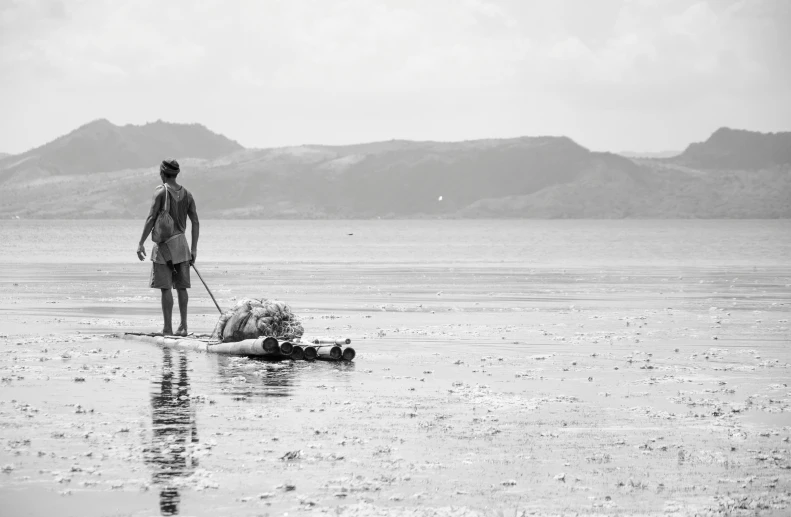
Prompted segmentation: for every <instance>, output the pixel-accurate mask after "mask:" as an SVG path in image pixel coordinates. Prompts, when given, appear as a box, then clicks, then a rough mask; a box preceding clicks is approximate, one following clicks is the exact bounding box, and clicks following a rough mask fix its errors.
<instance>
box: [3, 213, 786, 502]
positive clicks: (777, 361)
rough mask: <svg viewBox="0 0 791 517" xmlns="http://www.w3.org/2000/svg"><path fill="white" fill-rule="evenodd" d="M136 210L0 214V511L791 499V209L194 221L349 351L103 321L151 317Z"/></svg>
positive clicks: (213, 264)
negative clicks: (559, 217) (194, 340)
mask: <svg viewBox="0 0 791 517" xmlns="http://www.w3.org/2000/svg"><path fill="white" fill-rule="evenodd" d="M138 226H140V224H139V223H136V222H135V223H132V222H109V223H99V222H93V221H56V222H54V223H52V222H49V221H46V222H45V221H32V222H31V221H23V222H19V221H3V222H0V242H2V243H3V244H2V245H0V258H2V259H3V264H5V265H4V266H3V268H2V269H0V347H2V348H0V351H2V355H0V373H2V384H0V389H1V390H2V400H0V402H1V403H0V431H1V432H2V439H3V445H4V449H3V450H2V451H0V466H3V470H4V471H3V472H2V473H0V508H3V509H4V511H3V514H8V515H26V514H27V515H50V514H53V513H57V514H58V515H108V514H113V515H152V514H162V515H174V514H180V515H207V514H215V515H217V514H219V515H224V514H234V515H264V514H273V515H274V514H278V515H280V514H283V513H284V512H292V511H300V512H307V513H325V512H326V513H332V514H335V513H336V512H341V513H342V514H354V515H368V514H372V513H379V514H383V515H389V514H399V515H400V514H409V515H422V514H423V513H425V514H427V515H429V514H448V515H450V514H459V515H462V514H476V513H479V514H485V515H486V514H491V515H496V514H498V513H497V512H498V511H504V512H507V514H511V513H515V512H516V513H517V514H519V513H521V512H523V511H524V512H528V513H529V512H535V513H537V514H543V513H555V514H560V513H568V512H571V511H578V512H580V513H583V514H586V513H600V514H608V515H610V514H634V513H638V512H643V513H648V514H663V515H667V514H671V515H672V514H674V513H676V514H681V515H686V514H690V513H694V512H696V511H704V510H706V509H722V508H725V509H727V508H731V507H737V506H738V505H746V506H747V507H749V506H750V504H752V503H753V502H755V501H759V502H757V503H756V505H758V509H759V510H760V511H762V512H764V513H765V514H773V512H774V514H776V515H781V514H782V512H784V511H786V510H784V509H783V508H784V507H786V506H787V504H788V500H789V496H791V492H790V490H791V476H789V467H791V452H789V445H788V442H787V441H786V440H788V439H789V436H790V435H791V419H789V416H788V415H789V411H791V398H790V397H791V390H789V388H788V386H787V384H788V381H789V362H791V357H789V356H790V355H791V354H789V348H788V345H789V342H791V333H790V332H789V325H788V315H789V312H791V311H789V308H790V307H791V305H789V304H790V303H791V267H789V265H788V264H791V260H789V259H791V232H789V231H788V230H789V222H788V221H734V222H730V221H728V222H724V221H614V222H613V221H584V222H579V221H548V222H547V221H416V222H412V221H410V222H404V221H374V222H372V221H362V222H361V221H342V222H316V223H313V222H304V221H300V222H288V221H278V222H261V223H257V222H250V221H244V222H227V221H223V222H213V221H207V222H204V225H203V226H204V228H203V229H202V230H203V237H202V241H201V254H200V256H199V262H198V265H199V268H200V270H201V273H202V274H203V276H204V278H205V279H206V281H207V282H209V285H210V287H211V288H212V289H213V291H214V293H215V295H216V296H217V297H218V301H219V302H220V304H221V305H222V306H223V307H227V306H230V305H231V304H232V303H233V301H234V299H235V298H236V297H239V298H241V297H244V296H250V295H257V296H267V297H276V298H280V299H283V300H286V301H288V302H289V303H290V304H292V306H293V307H294V309H295V311H296V312H297V313H298V314H299V315H301V316H302V317H303V320H304V323H305V327H306V329H307V332H308V333H309V334H311V335H314V336H316V335H333V336H348V337H351V338H352V340H353V344H354V346H355V348H356V349H357V352H358V356H357V358H356V359H355V361H354V363H352V364H335V363H322V362H316V363H305V362H296V363H295V362H290V361H285V362H266V361H261V360H255V359H248V358H229V357H221V356H215V355H211V354H199V353H195V352H181V351H174V350H168V349H160V348H158V347H156V346H152V345H147V344H144V343H140V342H134V341H123V340H119V339H113V338H109V337H106V336H107V335H108V334H109V333H113V332H119V331H127V330H129V331H140V330H153V329H156V328H157V327H158V326H159V325H161V321H160V316H159V314H158V296H157V295H156V294H157V293H152V292H151V291H150V290H149V289H147V288H146V281H147V278H148V268H149V267H150V266H149V264H148V263H138V262H137V259H136V257H135V256H134V250H135V242H136V239H137V234H138V233H139V228H138ZM221 228H222V231H220V229H221ZM348 233H354V235H352V236H349V235H347V234H348ZM239 242H244V243H245V245H244V247H243V249H242V248H241V247H240V246H239V245H238V243H239ZM9 243H10V244H9ZM198 282H199V281H198V279H197V278H196V277H193V289H192V290H191V296H192V299H191V302H190V314H191V329H193V330H196V331H203V330H207V329H209V328H211V327H212V326H213V323H214V321H215V320H216V317H217V313H216V309H215V308H214V306H213V305H212V303H211V301H210V300H209V299H208V297H207V296H206V295H205V294H204V292H203V290H202V289H203V288H202V286H201V285H200V284H199V283H198ZM715 338H716V339H715ZM289 453H291V455H289ZM292 486H293V487H294V489H290V487H292ZM737 496H738V497H737ZM742 496H744V497H745V498H746V499H745V500H744V501H742V499H740V498H741V497H742ZM728 498H730V499H728ZM728 505H731V506H728ZM760 505H766V506H767V507H766V508H763V509H761V506H760ZM772 506H775V507H776V508H772ZM745 511H748V510H745ZM421 512H423V513H421ZM454 512H455V513H454Z"/></svg>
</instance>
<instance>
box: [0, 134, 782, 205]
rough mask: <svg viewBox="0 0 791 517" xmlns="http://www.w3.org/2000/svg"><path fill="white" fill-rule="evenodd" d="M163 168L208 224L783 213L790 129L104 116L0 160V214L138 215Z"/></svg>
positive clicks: (146, 203)
mask: <svg viewBox="0 0 791 517" xmlns="http://www.w3.org/2000/svg"><path fill="white" fill-rule="evenodd" d="M163 158H177V159H178V160H179V161H180V163H181V164H182V171H183V172H182V173H181V175H180V176H179V179H180V181H181V182H182V183H183V184H184V185H185V186H187V188H188V189H189V190H190V191H191V192H192V193H193V194H194V196H195V198H196V200H197V203H198V210H199V213H200V214H201V216H202V217H208V218H475V217H486V218H625V217H631V218H728V217H734V218H778V217H782V218H787V217H791V133H789V132H784V133H757V132H751V131H744V130H734V129H728V128H722V129H718V130H717V131H716V132H714V133H713V134H712V135H711V137H710V138H709V139H708V140H706V141H705V142H700V143H693V144H690V145H689V146H688V147H687V148H686V149H685V150H684V151H683V152H681V153H673V155H671V156H660V157H656V156H650V155H649V156H646V155H644V154H643V155H642V157H627V156H624V155H623V153H622V154H621V155H619V154H612V153H601V152H593V151H590V150H588V149H586V148H585V147H583V146H581V145H579V144H578V143H576V142H574V141H573V140H571V139H569V138H567V137H555V136H539V137H521V138H512V139H496V140H495V139H492V140H472V141H465V142H415V141H407V140H390V141H386V142H374V143H366V144H356V145H343V146H326V145H303V146H294V147H282V148H271V149H245V148H243V147H242V146H241V145H239V144H238V143H237V142H235V141H233V140H230V139H228V138H226V137H225V136H223V135H219V134H216V133H213V132H211V131H210V130H208V129H207V128H205V127H204V126H201V125H199V124H189V125H186V124H172V123H167V122H162V121H158V122H154V123H150V124H146V125H143V126H133V125H126V126H116V125H114V124H112V123H110V122H109V121H107V120H97V121H94V122H91V123H89V124H86V125H84V126H82V127H80V128H78V129H76V130H74V131H72V132H71V133H69V134H68V135H65V136H63V137H60V138H58V139H56V140H54V141H52V142H50V143H47V144H45V145H42V146H40V147H38V148H35V149H32V150H30V151H27V152H25V153H22V154H19V155H13V156H5V157H0V217H4V218H8V217H21V218H142V217H144V216H145V215H146V214H147V212H148V206H149V203H150V201H151V196H152V193H153V191H154V188H155V187H156V186H157V185H158V184H159V181H160V180H159V175H158V164H159V162H160V161H161V160H162V159H163Z"/></svg>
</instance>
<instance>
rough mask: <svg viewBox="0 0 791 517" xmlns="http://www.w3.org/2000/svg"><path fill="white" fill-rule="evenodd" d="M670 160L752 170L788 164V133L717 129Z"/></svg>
mask: <svg viewBox="0 0 791 517" xmlns="http://www.w3.org/2000/svg"><path fill="white" fill-rule="evenodd" d="M672 161H673V163H678V164H682V165H688V166H691V167H698V168H702V169H726V170H739V169H747V170H755V169H765V168H768V167H773V166H777V165H786V164H789V163H791V132H783V133H758V132H755V131H745V130H741V129H729V128H726V127H723V128H720V129H718V130H717V131H715V132H714V134H712V135H711V136H710V137H709V139H708V140H706V141H705V142H700V143H694V144H690V146H689V147H687V149H686V150H685V151H684V152H683V153H681V154H680V155H679V156H678V157H676V158H674V159H673V160H672Z"/></svg>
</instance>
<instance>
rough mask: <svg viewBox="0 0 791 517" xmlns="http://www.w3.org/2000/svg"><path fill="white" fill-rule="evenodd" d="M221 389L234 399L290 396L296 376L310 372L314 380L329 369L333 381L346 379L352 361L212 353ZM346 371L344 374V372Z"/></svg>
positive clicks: (297, 384)
mask: <svg viewBox="0 0 791 517" xmlns="http://www.w3.org/2000/svg"><path fill="white" fill-rule="evenodd" d="M216 360H217V371H218V373H219V375H220V384H221V390H222V391H223V392H225V393H227V394H230V395H231V396H233V398H235V399H237V400H244V399H249V398H259V397H290V396H293V395H294V394H295V393H294V390H295V388H298V387H299V384H300V382H299V377H302V374H303V373H308V372H310V375H309V377H308V378H310V379H312V380H316V379H317V378H320V377H321V376H322V373H329V372H331V374H332V378H333V382H335V383H344V382H347V381H348V380H349V379H348V375H347V374H348V372H351V371H353V370H354V363H353V362H346V361H343V362H340V361H339V362H323V361H317V362H313V363H309V362H304V361H290V360H284V361H271V360H266V359H259V358H254V357H233V356H221V355H218V356H216ZM344 372H346V374H344Z"/></svg>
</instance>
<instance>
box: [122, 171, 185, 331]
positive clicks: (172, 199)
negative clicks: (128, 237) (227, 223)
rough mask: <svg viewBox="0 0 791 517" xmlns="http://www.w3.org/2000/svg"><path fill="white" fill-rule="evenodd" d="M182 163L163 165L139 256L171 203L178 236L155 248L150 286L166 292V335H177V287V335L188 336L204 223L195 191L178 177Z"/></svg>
mask: <svg viewBox="0 0 791 517" xmlns="http://www.w3.org/2000/svg"><path fill="white" fill-rule="evenodd" d="M180 170H181V169H180V167H179V163H178V162H177V161H176V160H165V161H163V162H162V165H161V166H160V167H159V177H160V179H161V180H162V185H161V186H159V187H157V190H156V192H154V200H153V202H152V203H151V210H150V211H149V213H148V218H147V219H146V223H145V225H144V226H143V236H142V237H140V244H138V246H137V258H139V259H140V260H143V259H144V258H145V256H146V248H145V246H144V243H145V242H146V239H147V238H148V234H149V233H151V230H152V229H153V228H154V223H155V222H156V220H157V216H158V215H159V213H160V212H161V211H162V210H163V209H164V208H165V202H166V201H167V202H168V203H167V204H168V212H169V213H170V217H172V218H173V223H174V225H175V231H176V233H175V235H173V236H172V237H171V238H169V239H168V240H167V241H165V242H161V243H158V244H155V245H154V247H153V248H152V249H151V261H152V262H153V264H152V265H151V281H150V283H149V287H151V288H153V289H160V290H161V291H162V317H163V318H164V320H165V325H164V327H163V328H162V334H163V335H171V334H173V323H172V322H171V318H172V316H173V293H172V292H171V289H173V288H174V287H175V288H176V291H177V292H178V297H179V313H180V315H181V323H180V324H179V328H178V330H177V331H176V335H179V336H186V335H187V302H188V301H189V295H188V294H187V289H189V288H190V265H191V264H192V263H193V262H195V258H196V257H197V255H198V236H199V235H200V223H199V222H198V211H197V210H196V209H195V200H194V199H193V198H192V194H190V193H189V191H188V190H187V189H186V188H184V187H183V186H181V185H179V184H178V182H176V176H178V173H179V172H180ZM188 217H189V220H190V222H191V223H192V248H191V250H192V251H190V247H189V246H188V244H187V237H186V236H185V235H184V232H185V231H186V230H187V218H188Z"/></svg>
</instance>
